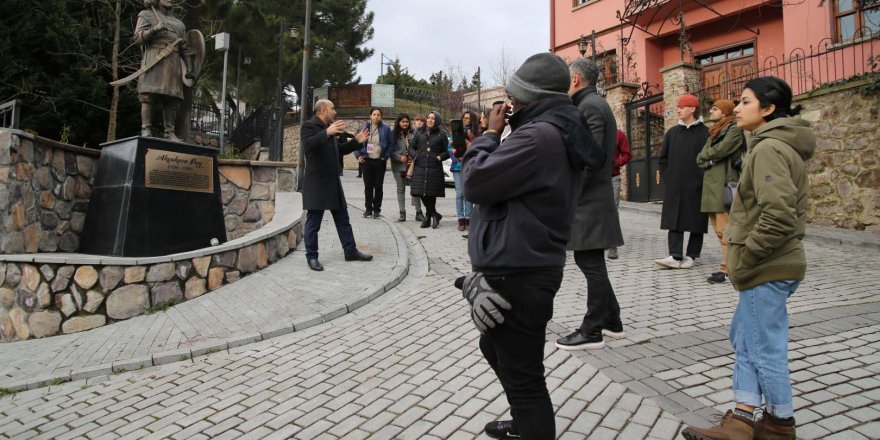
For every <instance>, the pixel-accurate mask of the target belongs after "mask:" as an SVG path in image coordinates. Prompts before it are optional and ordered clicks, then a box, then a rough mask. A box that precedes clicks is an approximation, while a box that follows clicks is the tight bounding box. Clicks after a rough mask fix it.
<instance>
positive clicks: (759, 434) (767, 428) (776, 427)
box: [752, 412, 797, 440]
mask: <svg viewBox="0 0 880 440" xmlns="http://www.w3.org/2000/svg"><path fill="white" fill-rule="evenodd" d="M752 438H754V439H758V440H789V439H790V440H795V439H796V438H797V436H796V435H795V429H794V417H789V418H787V419H779V418H776V417H774V416H773V414H770V413H768V412H764V417H762V418H761V419H759V420H758V421H757V422H755V434H754V436H753V437H752Z"/></svg>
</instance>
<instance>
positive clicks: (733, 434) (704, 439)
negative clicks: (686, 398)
mask: <svg viewBox="0 0 880 440" xmlns="http://www.w3.org/2000/svg"><path fill="white" fill-rule="evenodd" d="M753 432H754V423H753V422H752V421H751V420H749V419H747V418H745V417H742V416H738V415H736V414H734V413H733V410H728V411H727V413H725V414H724V417H723V418H721V423H719V424H717V425H715V426H713V427H711V428H705V429H704V428H694V427H692V426H688V427H687V428H684V430H682V431H681V435H682V437H684V438H686V439H687V440H752V433H753Z"/></svg>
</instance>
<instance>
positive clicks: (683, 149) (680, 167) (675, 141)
mask: <svg viewBox="0 0 880 440" xmlns="http://www.w3.org/2000/svg"><path fill="white" fill-rule="evenodd" d="M706 139H709V129H708V128H706V126H705V125H703V122H702V120H700V121H697V122H694V123H693V124H691V125H690V126H685V125H684V124H683V123H679V125H676V126H675V127H672V128H670V129H669V130H668V131H667V132H666V134H665V135H664V136H663V147H662V149H661V150H660V161H659V162H660V172H661V173H662V179H663V213H662V214H661V216H660V228H661V229H666V230H670V231H687V232H695V233H698V234H705V233H706V231H707V230H708V229H709V216H708V215H706V214H705V213H703V212H700V199H701V198H702V193H703V170H702V169H700V167H698V166H697V154H699V153H700V150H702V149H703V145H705V144H706Z"/></svg>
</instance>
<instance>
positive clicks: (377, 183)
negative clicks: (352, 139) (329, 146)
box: [354, 107, 395, 218]
mask: <svg viewBox="0 0 880 440" xmlns="http://www.w3.org/2000/svg"><path fill="white" fill-rule="evenodd" d="M364 127H365V128H366V129H367V132H368V133H369V137H368V138H367V140H366V142H364V143H363V145H361V148H360V149H359V150H356V151H355V152H354V157H356V158H357V160H358V163H360V164H361V165H363V170H364V172H363V176H364V198H365V199H366V209H365V210H364V218H369V217H372V218H379V213H380V212H381V211H382V184H383V183H384V181H385V168H386V167H387V166H388V165H387V163H388V157H390V156H391V151H392V150H393V149H394V146H395V141H394V135H393V133H392V132H391V128H389V127H388V126H387V125H385V124H384V123H383V122H382V110H380V109H378V108H375V107H374V108H372V109H370V122H367V124H366V125H365V126H364Z"/></svg>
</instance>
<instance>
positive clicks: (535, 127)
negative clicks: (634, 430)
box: [462, 53, 595, 440]
mask: <svg viewBox="0 0 880 440" xmlns="http://www.w3.org/2000/svg"><path fill="white" fill-rule="evenodd" d="M569 82H570V76H569V72H568V66H566V64H565V62H564V61H562V59H561V58H559V57H557V56H556V55H553V54H550V53H540V54H537V55H533V56H531V57H529V59H527V60H526V61H525V63H523V65H522V66H521V67H520V68H519V69H518V70H517V71H516V73H514V74H513V75H512V76H511V77H510V80H509V81H508V82H507V85H506V86H505V90H506V92H507V94H508V96H509V98H510V101H511V105H510V106H508V105H507V104H504V105H501V104H498V105H496V106H494V107H493V109H492V112H491V113H490V114H489V129H488V130H486V131H485V132H483V135H482V136H480V137H478V138H477V139H476V140H474V142H473V143H472V144H471V148H470V150H468V152H467V154H465V160H464V161H463V162H464V165H463V168H462V182H463V187H464V197H465V199H467V200H470V201H472V202H474V204H475V207H474V212H473V214H472V217H471V232H470V234H469V237H468V254H469V256H470V260H471V266H472V267H473V272H472V273H471V274H469V275H468V276H467V277H466V278H465V279H464V285H463V288H462V291H463V293H464V295H465V298H466V299H467V300H468V302H469V303H470V304H471V317H472V319H473V320H474V324H475V325H476V326H477V328H478V329H479V331H480V333H481V335H480V350H481V351H482V353H483V356H485V358H486V361H488V362H489V365H490V366H491V367H492V369H493V370H494V371H495V374H496V375H497V376H498V379H499V381H500V382H501V385H502V387H503V388H504V392H505V394H506V395H507V401H508V402H509V403H510V408H511V415H512V416H513V420H503V421H494V422H490V423H489V424H487V425H486V434H487V435H489V436H490V437H493V438H500V439H506V438H523V439H527V440H535V439H541V440H543V439H554V438H555V437H556V429H555V423H554V420H553V406H552V404H551V402H550V393H549V392H548V391H547V384H546V383H545V382H544V342H545V333H546V330H547V322H548V321H550V318H551V317H552V316H553V297H554V296H555V295H556V291H557V290H559V285H560V283H561V282H562V268H563V266H564V265H565V247H566V244H567V243H568V239H569V235H570V230H571V222H572V218H573V216H574V209H575V202H576V200H575V197H576V196H577V194H575V193H574V192H573V189H574V188H579V187H580V184H581V180H582V179H583V174H584V169H585V168H586V167H588V166H589V165H590V164H591V159H590V157H589V154H588V148H589V146H590V145H593V144H594V141H593V138H592V135H591V133H590V131H589V130H588V129H587V126H586V121H584V118H583V115H582V114H581V113H580V112H579V111H578V109H577V108H576V107H575V106H573V105H572V102H571V99H570V98H569V97H568V94H567V92H568V86H569ZM511 109H512V110H513V114H512V115H510V118H509V123H510V127H511V129H512V132H511V134H510V135H509V136H508V137H507V138H505V140H504V142H503V143H502V142H501V140H500V137H499V134H500V133H501V132H502V131H503V130H504V128H505V126H506V125H507V122H508V120H507V119H506V114H507V112H508V111H509V110H511ZM593 165H595V164H593Z"/></svg>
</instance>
